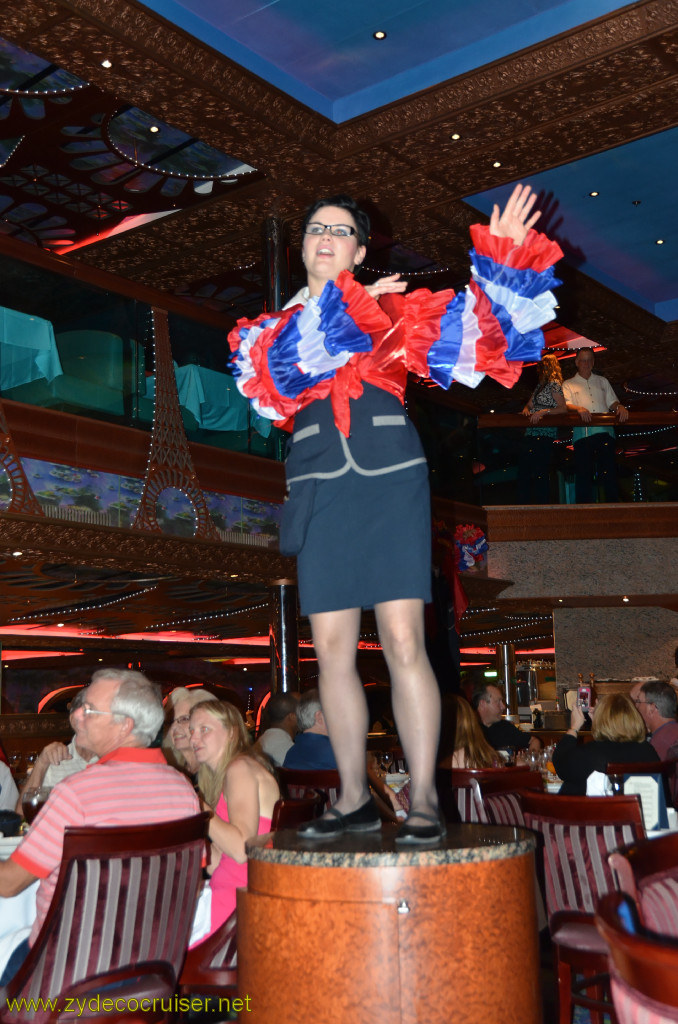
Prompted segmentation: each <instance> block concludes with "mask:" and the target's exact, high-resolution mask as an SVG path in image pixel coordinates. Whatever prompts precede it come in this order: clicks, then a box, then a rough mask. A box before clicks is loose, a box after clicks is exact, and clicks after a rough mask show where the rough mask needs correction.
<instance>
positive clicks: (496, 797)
mask: <svg viewBox="0 0 678 1024" xmlns="http://www.w3.org/2000/svg"><path fill="white" fill-rule="evenodd" d="M483 804H484V807H485V812H486V814H487V820H488V821H489V822H491V823H492V824H493V825H518V826H520V827H521V828H524V827H525V817H524V815H523V809H522V807H521V805H520V796H519V794H518V793H489V794H488V795H487V796H483Z"/></svg>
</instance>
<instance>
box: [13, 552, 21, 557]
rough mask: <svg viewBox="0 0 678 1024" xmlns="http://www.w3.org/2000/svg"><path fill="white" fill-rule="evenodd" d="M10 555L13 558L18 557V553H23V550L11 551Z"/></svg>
mask: <svg viewBox="0 0 678 1024" xmlns="http://www.w3.org/2000/svg"><path fill="white" fill-rule="evenodd" d="M12 555H13V556H14V558H18V557H19V555H23V551H13V552H12Z"/></svg>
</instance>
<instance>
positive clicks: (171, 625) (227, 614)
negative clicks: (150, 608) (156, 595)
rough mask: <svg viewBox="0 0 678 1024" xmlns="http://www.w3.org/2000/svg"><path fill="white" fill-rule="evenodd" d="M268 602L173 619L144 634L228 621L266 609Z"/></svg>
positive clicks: (153, 627)
mask: <svg viewBox="0 0 678 1024" xmlns="http://www.w3.org/2000/svg"><path fill="white" fill-rule="evenodd" d="M268 607H269V604H268V601H264V602H263V603H262V604H251V605H248V606H247V607H245V608H233V609H232V610H231V611H223V612H214V613H213V614H211V615H189V616H188V617H187V618H185V619H173V620H172V621H171V622H156V623H154V625H152V626H148V627H147V629H146V630H145V631H144V632H147V633H150V632H153V630H154V629H175V628H176V627H177V626H184V625H188V624H190V623H192V622H213V621H214V620H215V619H230V618H231V617H232V616H233V615H244V614H245V613H246V612H257V611H260V610H261V609H262V608H268Z"/></svg>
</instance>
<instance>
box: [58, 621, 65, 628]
mask: <svg viewBox="0 0 678 1024" xmlns="http://www.w3.org/2000/svg"><path fill="white" fill-rule="evenodd" d="M65 625H66V623H65V622H57V626H58V627H59V629H63V628H64V626H65Z"/></svg>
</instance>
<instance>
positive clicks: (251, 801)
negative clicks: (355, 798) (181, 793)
mask: <svg viewBox="0 0 678 1024" xmlns="http://www.w3.org/2000/svg"><path fill="white" fill-rule="evenodd" d="M190 731H191V745H192V747H193V751H194V754H195V758H196V760H197V762H198V764H199V766H200V767H199V771H198V786H199V789H200V792H201V793H202V794H203V796H204V798H205V801H206V803H207V804H208V805H209V806H210V807H211V808H212V810H213V811H214V814H213V816H212V819H211V820H210V826H209V837H210V839H211V841H212V861H211V868H212V869H213V870H212V876H211V879H210V888H211V890H212V909H211V914H212V918H211V927H210V932H209V934H210V935H211V934H212V932H214V931H216V929H217V928H218V927H219V925H221V924H223V922H224V921H225V920H226V919H227V918H228V917H230V915H231V914H232V913H233V911H234V910H235V891H236V889H237V888H239V887H240V886H244V885H247V858H246V855H245V842H246V840H248V839H250V838H251V837H252V836H256V835H262V834H263V833H265V832H269V831H270V828H271V816H272V814H273V807H274V805H275V802H276V800H277V799H278V798H279V796H280V790H279V789H278V783H277V782H276V780H275V777H274V775H273V774H272V769H271V766H270V764H268V765H267V764H265V763H264V761H263V759H260V758H259V757H257V755H256V754H253V753H252V751H251V750H250V749H249V746H250V739H249V734H248V732H247V728H246V727H245V722H244V721H243V717H242V715H241V714H240V712H239V711H238V709H237V708H235V707H233V705H232V704H227V703H226V702H225V701H218V700H210V701H205V702H203V703H202V704H196V705H195V706H194V708H193V709H192V711H191V718H190Z"/></svg>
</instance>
